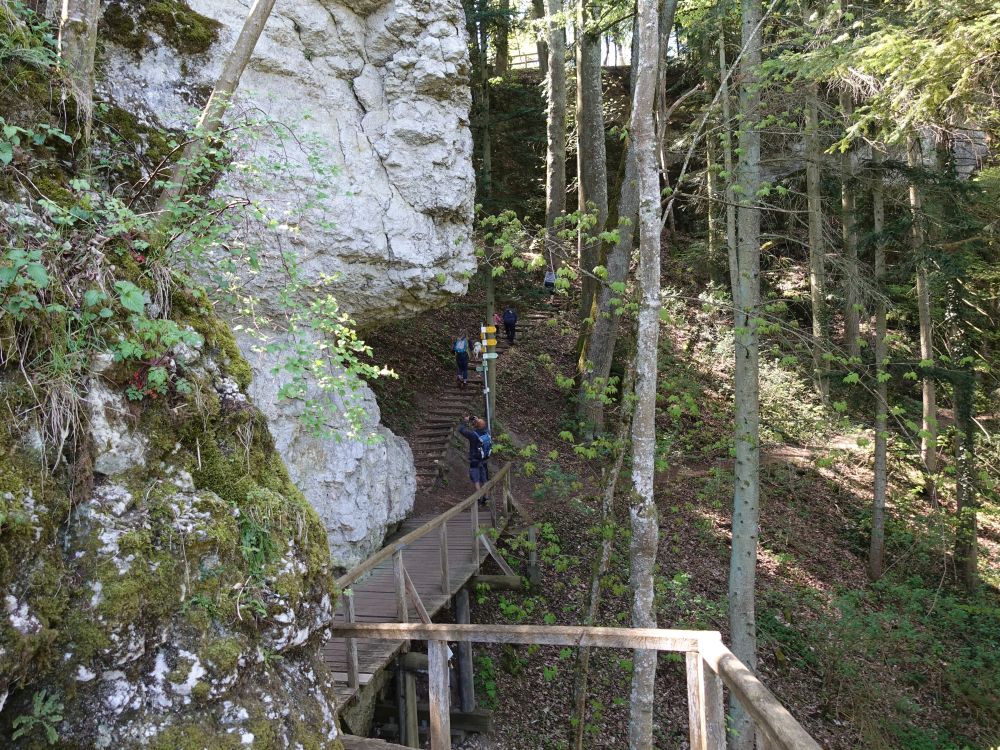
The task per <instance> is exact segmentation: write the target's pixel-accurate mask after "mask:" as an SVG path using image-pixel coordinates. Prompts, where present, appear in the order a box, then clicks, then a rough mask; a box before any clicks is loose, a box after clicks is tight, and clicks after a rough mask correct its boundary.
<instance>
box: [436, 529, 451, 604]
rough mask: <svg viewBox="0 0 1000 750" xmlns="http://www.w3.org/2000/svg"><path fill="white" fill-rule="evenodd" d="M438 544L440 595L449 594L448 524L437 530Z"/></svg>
mask: <svg viewBox="0 0 1000 750" xmlns="http://www.w3.org/2000/svg"><path fill="white" fill-rule="evenodd" d="M438 544H440V546H441V593H442V594H444V595H445V596H448V594H449V593H451V572H450V571H449V570H448V524H447V523H443V524H441V526H440V527H439V530H438Z"/></svg>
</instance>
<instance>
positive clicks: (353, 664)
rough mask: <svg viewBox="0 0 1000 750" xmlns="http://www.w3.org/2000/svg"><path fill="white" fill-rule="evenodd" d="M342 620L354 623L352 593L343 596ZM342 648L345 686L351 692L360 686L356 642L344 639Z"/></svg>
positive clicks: (351, 639)
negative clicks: (345, 670)
mask: <svg viewBox="0 0 1000 750" xmlns="http://www.w3.org/2000/svg"><path fill="white" fill-rule="evenodd" d="M344 619H346V620H347V622H349V623H353V622H355V614H354V592H351V593H350V594H347V595H345V596H344ZM344 647H345V649H346V651H347V684H348V685H349V686H350V687H351V689H352V690H357V689H358V688H359V687H360V686H361V680H360V678H359V677H358V642H357V641H355V640H354V639H353V638H345V639H344Z"/></svg>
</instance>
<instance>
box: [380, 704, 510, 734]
mask: <svg viewBox="0 0 1000 750" xmlns="http://www.w3.org/2000/svg"><path fill="white" fill-rule="evenodd" d="M394 712H395V709H394V708H393V705H392V704H391V703H377V704H376V705H375V714H374V716H375V723H376V724H378V725H380V726H381V725H384V724H386V723H389V722H395V720H396V719H395V713H394ZM417 717H418V719H419V720H421V721H425V722H427V723H428V724H430V706H428V704H427V703H424V702H418V703H417ZM448 718H449V722H450V723H451V730H452V731H453V732H476V733H477V734H489V733H490V732H492V731H493V713H492V712H491V711H487V710H485V709H482V708H477V709H476V710H475V711H457V710H453V711H452V712H451V715H450V716H449V717H448Z"/></svg>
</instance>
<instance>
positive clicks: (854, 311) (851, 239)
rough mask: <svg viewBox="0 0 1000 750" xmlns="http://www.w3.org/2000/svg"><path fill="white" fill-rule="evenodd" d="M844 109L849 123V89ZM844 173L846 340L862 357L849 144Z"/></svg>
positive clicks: (842, 103)
mask: <svg viewBox="0 0 1000 750" xmlns="http://www.w3.org/2000/svg"><path fill="white" fill-rule="evenodd" d="M840 110H841V113H842V114H843V115H844V120H845V123H846V124H847V125H849V124H850V119H851V117H852V116H853V114H854V101H853V100H852V99H851V95H850V94H848V93H841V95H840ZM841 164H842V167H841V168H842V172H843V176H842V179H841V183H840V218H841V230H842V233H843V243H844V248H843V249H844V343H845V344H846V345H847V353H848V354H849V355H850V356H851V358H852V359H855V360H857V359H860V357H861V311H860V306H861V297H860V294H859V292H858V289H859V287H860V281H859V275H858V227H857V224H858V217H857V210H856V203H857V200H856V198H855V195H854V180H855V178H856V176H857V154H856V152H855V150H854V149H853V148H849V149H848V150H847V151H846V152H844V153H843V154H842V155H841Z"/></svg>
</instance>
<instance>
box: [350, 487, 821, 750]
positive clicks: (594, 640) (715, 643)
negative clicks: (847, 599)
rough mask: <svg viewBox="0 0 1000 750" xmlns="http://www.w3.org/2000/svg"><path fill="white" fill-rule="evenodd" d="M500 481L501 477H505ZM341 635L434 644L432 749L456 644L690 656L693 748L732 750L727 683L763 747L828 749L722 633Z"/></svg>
mask: <svg viewBox="0 0 1000 750" xmlns="http://www.w3.org/2000/svg"><path fill="white" fill-rule="evenodd" d="M498 478H499V477H498ZM332 632H333V634H334V635H339V636H345V637H348V638H352V639H353V638H365V639H373V640H426V641H427V656H428V683H429V686H430V688H429V692H430V740H431V745H430V746H431V750H450V749H451V727H450V722H451V719H450V704H451V700H450V699H451V690H450V687H449V681H448V680H449V672H448V641H457V642H459V643H471V642H475V643H509V644H521V645H530V644H538V645H543V646H591V647H598V648H627V649H652V650H656V651H675V652H683V653H684V654H685V661H686V667H687V696H688V722H689V734H690V741H691V749H692V750H725V747H726V716H725V707H724V703H723V685H725V687H727V688H728V689H729V692H730V696H731V697H732V698H736V699H738V700H739V702H740V704H741V705H742V706H743V707H744V708H745V709H746V711H747V713H749V714H750V716H751V717H752V719H753V721H754V724H755V726H756V729H757V731H758V737H759V738H760V739H761V744H760V745H758V746H759V747H761V746H762V750H820V746H819V744H818V743H817V742H816V741H815V740H814V739H813V738H812V737H810V736H809V734H808V733H807V732H806V730H805V729H803V728H802V726H801V725H800V724H799V723H798V722H797V721H796V720H795V718H794V717H793V716H792V715H791V714H790V713H789V712H788V710H787V709H786V708H785V707H784V706H782V705H781V703H779V702H778V699H777V698H775V697H774V695H773V694H772V693H771V691H769V690H768V689H767V688H766V687H764V685H763V684H762V683H761V682H760V680H758V679H757V678H756V677H755V676H754V675H753V673H752V672H750V670H749V669H747V667H746V666H745V665H744V664H743V663H742V662H741V661H740V660H739V659H737V658H736V656H734V655H733V653H732V652H731V651H730V650H729V649H728V648H726V646H725V645H723V643H722V636H721V635H720V634H719V633H718V632H717V631H705V630H659V629H654V628H596V627H582V626H580V627H577V626H544V625H447V624H431V623H420V624H416V623H371V624H368V623H366V624H347V625H335V626H334V627H333V628H332Z"/></svg>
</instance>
